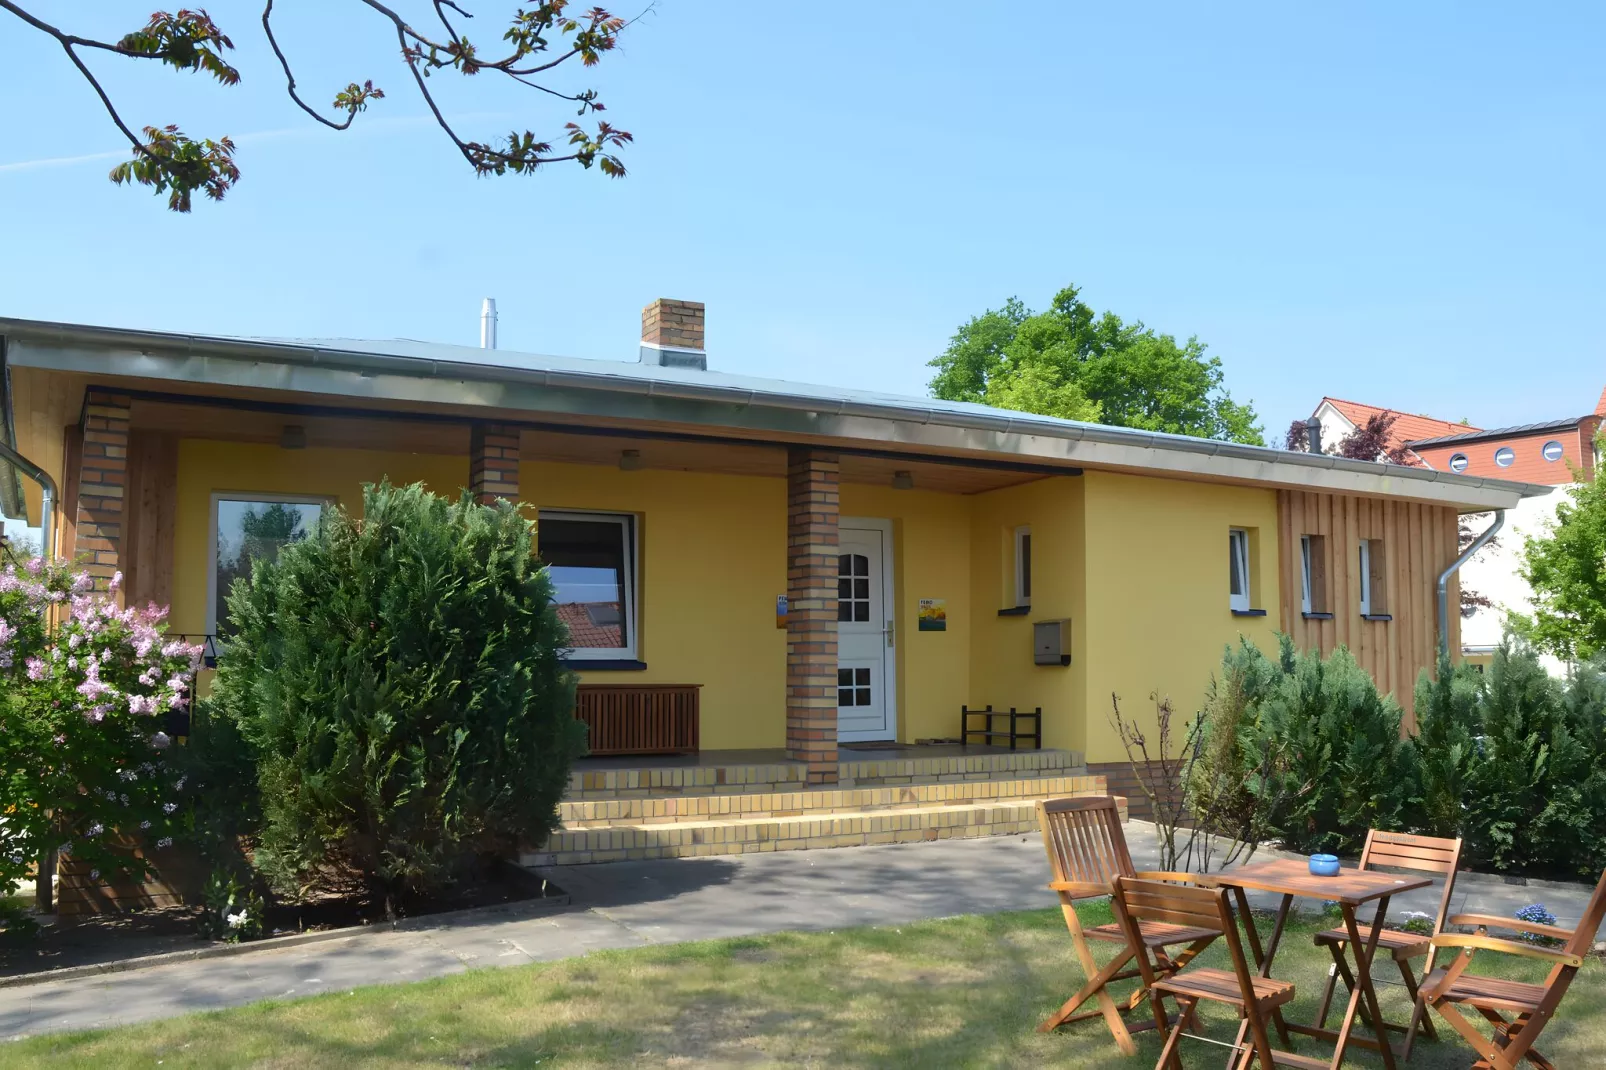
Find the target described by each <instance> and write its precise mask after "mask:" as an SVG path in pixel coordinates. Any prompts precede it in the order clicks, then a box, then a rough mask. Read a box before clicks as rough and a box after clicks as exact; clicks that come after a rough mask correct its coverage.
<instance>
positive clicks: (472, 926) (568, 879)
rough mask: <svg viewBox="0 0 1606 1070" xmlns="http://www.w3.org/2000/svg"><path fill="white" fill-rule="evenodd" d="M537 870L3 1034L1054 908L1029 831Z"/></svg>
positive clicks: (199, 966)
mask: <svg viewBox="0 0 1606 1070" xmlns="http://www.w3.org/2000/svg"><path fill="white" fill-rule="evenodd" d="M1127 837H1128V840H1129V841H1130V844H1131V848H1132V853H1133V856H1134V860H1135V861H1136V863H1137V864H1138V865H1139V866H1140V867H1144V866H1153V865H1154V864H1155V859H1156V854H1155V849H1154V844H1153V836H1152V826H1146V825H1145V824H1144V823H1142V822H1137V821H1134V822H1131V823H1130V824H1129V825H1128V826H1127ZM548 875H549V876H551V878H552V879H553V880H555V881H556V882H557V883H558V884H559V885H560V886H561V887H563V888H564V889H566V890H567V891H568V892H570V893H571V895H572V896H573V901H574V906H573V907H572V908H571V909H570V910H568V911H566V912H564V913H561V914H556V915H547V916H539V917H530V918H508V917H506V916H497V915H490V916H487V917H480V918H469V919H462V918H459V919H454V920H450V921H446V922H443V923H441V924H440V925H438V926H436V927H434V928H426V929H414V930H411V931H406V932H383V933H377V934H371V935H365V936H357V937H351V938H348V939H341V940H330V941H327V942H323V943H316V944H306V945H303V946H301V947H294V948H284V949H280V950H273V951H261V952H255V953H248V954H242V955H238V956H233V957H228V958H214V959H201V960H195V961H188V962H180V963H173V964H169V965H163V966H156V967H151V968H147V969H141V970H130V971H127V972H123V973H109V974H103V975H98V976H96V977H93V978H80V979H76V980H63V981H51V982H44V983H40V984H34V985H24V986H19V987H14V988H4V989H0V1040H6V1039H13V1038H16V1037H19V1036H26V1035H31V1034H36V1033H43V1032H51V1031H55V1030H63V1029H82V1028H90V1027H99V1026H111V1025H121V1024H126V1023H130V1022H139V1021H146V1020H150V1019H154V1018H164V1017H169V1016H172V1015H177V1014H184V1013H187V1012H190V1011H198V1010H208V1009H213V1008H219V1007H230V1006H237V1005H239V1004H243V1003H250V1002H253V1001H255V1000H261V999H269V998H279V997H294V996H303V995H311V994H315V993H318V992H327V991H335V990H341V989H348V988H351V987H354V986H356V985H367V984H376V983H383V982H394V981H413V980H420V979H423V978H426V977H437V976H441V975H445V974H452V973H459V972H461V971H463V970H468V969H472V968H476V967H484V966H508V965H518V964H522V963H527V962H541V961H549V960H552V959H560V958H568V957H570V956H575V955H584V954H587V953H589V952H592V951H596V950H599V949H605V948H627V947H639V946H643V945H647V944H663V943H675V942H679V941H685V940H703V939H709V938H715V937H728V936H741V935H747V934H752V933H765V932H776V931H779V930H783V929H836V928H845V927H851V926H859V925H888V924H899V923H903V922H909V921H916V920H919V919H923V918H936V917H946V916H950V915H955V914H976V913H995V912H998V911H1005V910H1022V909H1028V908H1032V907H1046V906H1052V905H1053V904H1054V903H1055V902H1056V899H1055V897H1054V896H1053V895H1052V894H1051V893H1050V892H1048V891H1046V890H1045V889H1044V887H1043V886H1044V884H1045V883H1046V880H1047V876H1046V863H1045V861H1044V857H1043V848H1042V844H1041V841H1039V840H1038V838H1037V837H1036V836H1030V837H1019V836H1014V837H993V838H987V839H976V840H941V841H935V842H932V843H921V844H909V845H903V846H891V847H857V848H846V849H838V850H823V851H790V852H783V853H779V854H748V855H738V856H733V857H730V858H688V859H670V860H665V861H654V862H617V863H613V864H610V865H600V866H569V867H560V868H555V869H553V870H551V871H549V874H548ZM1458 890H1459V894H1458V895H1457V900H1458V902H1457V903H1456V904H1455V910H1456V911H1457V912H1460V911H1470V910H1475V911H1478V912H1482V913H1490V914H1502V915H1509V914H1511V913H1512V912H1513V911H1515V910H1516V909H1517V908H1518V907H1521V906H1524V905H1526V904H1528V903H1531V902H1534V901H1535V900H1539V901H1542V902H1544V903H1545V904H1546V906H1548V907H1549V908H1550V910H1551V911H1552V912H1553V913H1555V914H1556V915H1557V916H1558V917H1559V918H1560V919H1561V923H1562V924H1563V925H1568V924H1571V923H1574V922H1576V921H1577V919H1578V917H1579V915H1580V914H1581V913H1582V910H1583V904H1584V902H1585V901H1586V900H1587V899H1588V894H1589V889H1587V888H1583V887H1581V886H1574V885H1542V886H1541V885H1533V886H1529V887H1517V886H1513V885H1508V884H1505V883H1503V882H1502V881H1500V880H1499V879H1498V878H1488V877H1476V876H1470V875H1463V877H1462V878H1461V880H1460V882H1459V883H1458ZM1402 899H1404V900H1406V901H1405V902H1402V903H1401V904H1399V906H1398V910H1399V911H1404V910H1413V909H1418V910H1423V911H1431V910H1433V909H1434V908H1435V906H1436V900H1435V899H1434V897H1433V894H1432V893H1431V892H1430V893H1428V895H1427V896H1425V897H1424V896H1422V895H1421V894H1420V893H1418V894H1417V896H1415V897H1402ZM1418 899H1421V900H1422V902H1420V903H1418V902H1417V900H1418ZM1267 902H1269V901H1267ZM1311 905H1312V906H1313V907H1314V906H1319V904H1311Z"/></svg>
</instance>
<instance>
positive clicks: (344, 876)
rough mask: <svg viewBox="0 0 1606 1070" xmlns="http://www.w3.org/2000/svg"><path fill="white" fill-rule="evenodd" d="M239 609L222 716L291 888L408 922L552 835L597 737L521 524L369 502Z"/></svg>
mask: <svg viewBox="0 0 1606 1070" xmlns="http://www.w3.org/2000/svg"><path fill="white" fill-rule="evenodd" d="M228 608H229V614H230V619H231V622H232V625H233V627H234V633H233V634H232V636H231V637H230V640H229V647H228V650H227V652H226V653H225V655H224V656H223V657H222V658H220V659H219V665H218V676H217V681H216V685H215V688H214V691H213V702H214V705H215V707H216V708H217V709H218V710H219V711H221V712H222V713H223V714H224V715H226V716H227V717H229V718H230V719H231V720H232V721H233V722H234V723H235V724H237V725H238V726H239V729H240V732H241V734H242V736H243V737H244V738H245V740H246V741H247V742H248V743H249V744H250V746H251V747H252V748H254V750H255V753H256V756H257V762H258V769H257V780H258V786H259V788H260V793H261V803H262V827H261V832H260V838H259V841H258V846H257V850H256V853H255V859H254V861H255V863H256V865H257V866H258V867H259V869H260V870H261V871H262V872H263V873H264V874H265V875H266V876H267V877H268V878H269V880H270V881H271V882H272V883H273V884H274V885H275V886H276V887H277V888H279V889H280V890H296V889H306V888H311V887H330V886H340V885H343V884H345V883H347V882H349V881H350V880H352V879H357V880H360V881H361V882H362V883H363V884H364V885H365V886H366V887H367V888H368V890H369V892H370V894H371V896H372V898H373V900H374V902H375V903H376V904H378V905H382V906H383V907H384V909H385V911H386V913H387V915H394V914H395V913H397V912H398V911H399V910H401V909H403V908H404V906H405V903H406V900H407V899H408V898H409V897H412V896H424V895H430V894H433V893H438V892H439V891H441V890H442V889H443V888H444V887H446V886H447V885H449V884H450V883H451V882H452V881H453V880H454V879H455V878H456V877H457V876H458V875H459V874H460V873H461V872H462V871H463V867H464V866H465V864H467V863H468V862H470V861H472V860H473V859H474V858H475V857H476V856H483V855H487V854H491V855H498V854H506V853H509V852H512V851H514V850H515V849H516V848H517V847H518V846H519V845H520V844H530V843H538V842H540V841H541V840H543V839H544V838H545V837H546V836H547V834H548V833H549V832H550V831H551V830H552V829H553V828H554V827H556V824H557V803H558V800H559V798H560V797H561V795H562V793H563V789H564V786H565V783H566V780H567V777H568V772H569V766H570V762H571V760H572V759H573V758H574V757H575V756H576V755H577V754H578V753H580V751H581V750H582V748H583V741H584V729H583V727H582V726H581V725H580V724H579V723H578V722H577V721H576V720H575V719H574V717H573V709H574V688H575V680H574V677H573V675H572V674H571V673H569V672H568V671H566V670H565V669H564V668H563V666H562V664H561V663H560V662H559V654H560V653H561V650H562V648H563V646H564V644H565V642H566V633H565V630H564V627H563V625H562V623H561V622H560V621H559V620H558V617H557V614H556V613H555V611H554V610H553V608H552V587H551V584H550V582H549V580H548V578H547V576H546V574H545V572H544V571H543V570H542V569H541V568H540V566H539V564H538V563H537V562H536V560H535V558H534V557H533V554H532V538H531V525H530V523H529V522H528V521H526V520H525V519H523V518H522V517H521V516H520V515H519V514H518V512H517V510H516V508H515V507H514V506H512V505H510V504H508V503H505V502H504V503H497V504H496V505H492V506H482V505H477V504H475V503H474V502H473V501H471V500H470V499H469V498H468V496H467V495H466V494H465V495H464V496H463V497H461V498H460V499H459V500H457V501H455V502H452V501H448V500H447V499H445V498H442V497H439V496H437V495H434V494H431V493H429V492H428V491H426V490H425V489H424V488H423V487H422V486H421V485H414V486H407V487H393V486H391V485H390V484H389V483H381V484H379V485H378V486H372V485H370V486H365V487H364V488H363V511H362V517H361V519H359V518H357V517H355V516H352V515H350V514H348V513H346V512H345V511H343V510H340V509H333V510H327V511H326V512H325V514H324V517H323V520H322V522H321V523H320V525H319V527H318V530H317V531H316V532H315V533H313V534H312V536H311V537H309V538H307V539H304V540H301V541H298V542H295V543H292V544H290V545H288V546H286V547H284V548H283V549H282V550H281V551H280V552H279V554H278V556H277V559H276V560H272V561H261V560H259V561H257V562H256V563H255V564H254V565H253V567H252V572H251V575H250V577H249V578H248V579H247V578H244V577H242V578H241V579H239V580H237V581H236V582H235V585H234V587H233V590H232V591H231V593H230V595H229V598H228Z"/></svg>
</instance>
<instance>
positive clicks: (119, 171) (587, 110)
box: [0, 0, 650, 212]
mask: <svg viewBox="0 0 1606 1070" xmlns="http://www.w3.org/2000/svg"><path fill="white" fill-rule="evenodd" d="M352 2H354V3H358V4H360V5H361V6H363V7H366V8H368V9H370V10H371V11H373V12H374V13H375V14H377V15H379V16H380V17H382V18H383V19H384V20H385V21H387V22H388V23H389V24H390V28H391V31H392V32H394V34H395V36H396V42H397V44H398V46H399V48H400V56H401V60H402V62H403V63H404V64H405V65H406V67H407V70H408V73H409V75H410V76H411V78H412V80H413V84H414V85H415V86H416V87H417V89H418V92H419V94H420V96H422V97H423V100H424V103H425V106H426V107H427V108H428V109H429V112H430V115H431V116H432V117H433V118H434V120H435V122H436V124H437V125H438V126H439V127H440V128H441V130H442V131H443V132H444V133H445V134H446V136H447V138H448V139H449V140H450V141H451V143H452V145H453V146H454V147H455V148H456V149H457V151H458V153H459V154H460V155H462V157H463V159H464V160H465V161H467V163H468V164H469V165H470V166H471V167H472V168H473V169H474V172H475V173H476V174H477V175H481V176H485V175H504V174H507V173H509V172H512V173H513V174H531V173H533V172H535V171H536V170H537V169H538V168H540V167H543V166H545V165H548V164H557V163H571V162H572V163H578V164H579V165H580V166H581V167H585V168H587V169H589V168H591V167H596V168H597V170H599V171H601V172H602V173H603V174H605V175H607V176H608V177H610V178H620V177H623V175H624V174H625V166H624V162H623V161H622V160H621V159H620V157H619V154H618V153H619V150H620V149H621V148H622V147H623V146H625V145H626V144H628V143H629V142H630V141H631V140H632V138H631V135H630V134H629V133H628V132H627V131H624V130H620V129H618V128H617V127H615V126H613V125H612V124H611V123H609V122H607V121H606V120H602V119H600V118H599V119H596V120H595V124H594V127H593V128H592V129H587V128H585V127H583V126H581V125H580V124H579V123H577V122H572V121H571V122H568V123H565V124H564V126H563V133H562V135H561V137H562V141H563V144H562V145H561V147H554V144H553V141H552V140H549V139H546V138H540V137H537V135H536V134H535V133H533V132H532V131H530V130H523V131H519V130H516V129H515V130H513V131H511V132H509V133H508V134H507V135H505V136H504V137H500V138H492V139H489V140H485V141H480V140H473V139H470V138H468V137H466V136H464V135H462V134H460V133H459V132H458V131H457V129H456V127H454V126H453V124H452V122H451V121H450V120H449V119H448V118H447V117H446V115H445V113H444V112H443V111H442V109H441V107H440V104H439V102H438V101H437V100H436V97H435V93H434V92H433V91H432V88H431V83H430V81H429V79H430V77H431V76H432V75H433V74H435V73H438V72H442V71H446V70H455V71H457V72H458V73H459V74H462V75H465V76H469V77H473V76H476V75H479V74H492V75H500V76H502V77H505V78H507V79H509V80H510V81H513V82H516V83H518V84H519V85H521V86H525V87H528V88H530V89H534V90H536V91H537V92H539V93H541V94H543V95H545V96H549V97H552V98H554V99H556V100H559V101H563V102H565V103H567V104H571V105H576V106H577V108H576V116H577V117H580V118H584V117H586V116H588V115H593V114H594V113H600V112H603V111H605V110H606V109H605V108H604V106H603V104H602V102H601V101H600V100H599V99H597V91H596V90H595V89H584V90H580V91H578V92H572V93H570V92H563V91H561V90H559V89H556V88H553V87H552V86H551V85H548V84H545V83H546V82H547V81H549V79H550V78H551V77H553V76H555V74H556V73H557V72H559V71H560V69H561V68H563V67H565V66H573V65H574V62H575V61H578V64H579V65H580V66H581V67H584V68H591V67H595V66H596V65H597V64H598V63H599V62H601V59H602V57H603V55H604V54H605V53H607V52H610V51H612V50H613V49H614V47H615V46H616V44H617V43H618V40H619V35H620V34H621V33H622V32H623V31H624V30H625V29H626V28H628V27H629V26H630V24H631V22H634V21H635V20H629V21H627V20H625V19H622V18H618V17H616V16H614V15H612V14H610V13H609V12H607V11H606V10H604V9H603V8H600V7H594V8H591V9H590V10H588V11H586V12H585V13H584V14H583V15H580V16H578V17H574V16H570V15H569V14H567V10H568V7H569V3H568V0H546V2H544V3H541V4H538V5H536V6H535V7H533V8H528V9H527V8H522V7H521V8H518V9H517V10H516V11H515V12H514V14H513V17H512V19H511V20H510V22H509V24H508V28H507V29H506V30H505V31H504V32H503V33H502V36H501V41H502V45H501V47H500V51H499V52H498V54H497V55H496V56H494V57H492V58H486V57H484V56H482V55H481V53H480V49H479V46H478V45H476V44H474V43H473V42H472V41H470V40H469V38H468V37H467V36H466V34H464V33H463V32H462V31H461V30H460V29H459V28H458V21H457V20H471V19H473V18H474V15H473V14H472V13H471V12H469V11H467V10H465V9H464V8H463V7H462V6H460V5H459V4H458V3H456V2H454V0H432V4H431V6H432V8H433V11H434V14H435V17H436V19H437V20H438V21H439V23H440V29H439V30H431V31H429V32H425V31H423V30H419V29H417V28H415V27H414V26H413V24H412V23H410V22H409V21H408V20H407V19H406V18H405V17H404V16H402V15H401V14H400V13H399V12H397V11H395V10H394V9H392V8H390V7H388V6H386V5H385V4H383V3H379V2H378V0H352ZM648 10H650V8H649V9H648ZM0 11H5V12H9V13H10V14H12V15H14V16H16V17H17V18H18V19H21V20H22V21H23V22H24V23H26V24H27V25H28V26H30V27H32V28H33V29H35V30H37V31H39V32H40V33H43V34H45V35H47V36H48V37H51V38H53V39H54V40H55V41H56V43H57V44H58V45H60V46H61V48H62V50H63V52H65V53H66V56H67V59H68V61H69V62H71V63H72V64H73V66H74V67H76V68H77V70H78V72H79V73H80V74H81V75H83V77H84V80H85V81H87V82H88V83H89V86H90V88H91V89H93V90H94V92H95V95H96V96H97V97H98V98H99V99H100V102H101V105H102V107H104V108H105V110H106V113H107V115H108V116H109V117H110V118H111V122H112V125H113V126H115V127H116V128H117V130H118V132H119V133H121V134H122V136H123V137H124V138H125V139H127V141H128V142H129V145H130V146H131V148H132V153H133V158H132V159H131V160H127V161H124V162H123V163H120V164H118V165H117V166H116V167H114V168H113V169H112V171H111V175H110V177H111V180H112V181H113V182H116V183H118V184H119V185H122V184H131V183H138V184H140V185H144V186H149V187H151V189H152V190H153V191H154V192H155V193H157V194H162V193H166V194H167V195H168V201H167V204H168V207H169V208H170V209H172V210H173V211H175V212H188V211H189V210H190V208H191V206H192V202H193V196H194V194H195V193H197V192H199V193H202V194H204V195H205V196H207V197H209V198H211V199H212V200H215V201H221V200H222V199H223V198H224V196H225V195H226V194H227V193H228V191H229V190H230V189H232V188H233V187H234V184H235V183H236V182H238V181H239V179H240V168H239V166H238V164H236V162H235V158H234V157H235V144H234V141H233V140H232V139H230V138H229V137H226V136H225V137H220V138H217V139H215V140H214V139H212V138H200V139H193V138H191V137H189V136H188V135H187V134H185V133H184V132H183V131H182V130H180V129H179V128H178V127H177V126H176V125H164V126H144V127H141V128H140V133H137V134H136V133H135V132H134V130H133V128H132V127H130V125H129V124H128V122H127V121H126V120H124V118H123V117H122V115H121V114H120V113H119V111H118V108H117V105H116V103H115V102H114V101H113V100H112V97H111V94H110V93H108V92H107V90H106V88H105V86H104V85H103V84H102V83H101V81H100V79H99V78H98V77H97V76H96V74H95V72H94V70H93V69H92V68H91V67H90V65H89V63H88V62H86V59H85V57H86V56H88V55H93V54H97V53H101V52H109V53H112V54H113V55H116V56H120V57H123V58H125V59H134V60H154V61H156V62H157V63H159V64H162V65H165V66H169V67H172V68H174V69H175V70H180V71H192V72H204V73H206V74H209V75H211V76H212V77H213V78H214V79H215V80H216V81H217V82H218V83H219V84H220V85H224V86H233V85H237V84H238V83H239V81H240V71H239V69H238V68H236V67H234V66H233V65H231V64H230V63H229V62H228V61H227V59H225V55H226V54H227V53H229V52H231V51H233V49H234V42H233V41H231V40H230V39H229V37H228V36H227V35H226V34H225V33H223V31H222V30H221V29H220V28H219V27H218V25H217V24H216V23H215V22H213V20H212V18H211V16H210V15H208V14H207V13H206V11H205V10H204V9H196V10H190V9H187V8H181V9H179V10H178V11H177V12H175V13H168V12H165V11H158V12H156V13H155V14H154V15H152V16H151V17H150V19H149V20H148V21H147V22H146V24H145V25H144V26H142V27H140V28H138V29H136V30H134V31H132V32H130V33H128V34H126V35H124V36H123V37H121V38H119V39H118V40H116V41H102V40H97V39H95V38H91V37H82V36H79V35H77V34H74V33H70V32H68V31H66V30H63V29H61V28H59V27H57V26H54V25H52V24H51V23H48V22H46V21H45V20H44V19H41V18H39V17H38V16H37V15H35V14H33V13H31V12H29V11H28V10H26V9H25V8H23V6H22V5H21V4H19V3H17V2H15V0H0ZM454 16H455V18H454ZM273 17H274V0H265V5H264V7H263V9H262V32H263V34H264V35H265V36H266V38H267V41H268V44H269V46H270V47H271V48H272V50H273V54H274V56H275V57H276V58H277V59H278V61H279V66H280V68H281V69H282V71H283V73H284V78H285V91H286V93H287V94H288V96H289V97H290V99H291V101H292V102H293V103H294V104H295V105H296V106H297V107H298V108H300V109H301V110H302V111H304V112H306V113H307V114H308V115H309V116H311V117H312V118H313V119H315V120H317V121H318V122H319V123H322V124H323V125H324V126H327V127H329V128H330V129H332V130H337V131H343V130H346V129H349V128H350V127H351V125H352V123H353V121H354V120H355V119H356V118H357V116H358V115H360V114H361V113H363V112H365V111H367V110H368V107H369V105H370V104H372V103H373V102H375V101H380V100H383V99H385V91H384V90H383V89H381V88H380V87H378V86H376V85H375V84H374V82H373V80H372V79H368V78H365V79H364V80H362V81H361V82H358V81H356V80H353V81H351V82H349V83H348V84H347V85H346V86H345V88H343V89H341V90H339V91H338V92H336V93H335V94H334V97H333V98H332V101H331V103H330V107H329V111H330V112H331V113H332V115H330V114H325V113H324V112H323V111H320V110H319V109H318V108H317V107H316V106H314V105H313V104H312V103H310V102H309V101H308V99H307V98H306V97H305V96H304V95H303V94H302V92H301V90H300V87H299V85H298V83H297V80H296V76H295V73H294V71H293V69H292V67H291V64H290V59H289V56H288V55H287V54H286V53H285V50H284V48H283V47H282V46H281V45H280V43H279V38H278V35H277V34H276V33H275V31H274V25H273ZM638 18H639V16H638Z"/></svg>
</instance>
